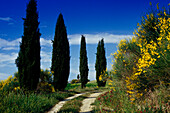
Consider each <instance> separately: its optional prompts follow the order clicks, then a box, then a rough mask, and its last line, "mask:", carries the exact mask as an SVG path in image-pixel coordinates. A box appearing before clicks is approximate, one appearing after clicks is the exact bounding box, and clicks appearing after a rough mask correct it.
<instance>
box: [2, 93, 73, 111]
mask: <svg viewBox="0 0 170 113" xmlns="http://www.w3.org/2000/svg"><path fill="white" fill-rule="evenodd" d="M71 95H72V93H68V92H56V93H49V94H35V93H30V94H23V93H22V92H20V93H16V92H10V93H9V94H7V95H4V96H3V98H1V99H2V100H1V102H0V112H2V113H16V112H17V113H19V112H21V113H25V112H31V113H44V112H45V111H48V110H49V109H51V108H52V107H53V106H54V105H55V104H56V103H58V102H59V101H61V100H64V98H66V97H69V96H71Z"/></svg>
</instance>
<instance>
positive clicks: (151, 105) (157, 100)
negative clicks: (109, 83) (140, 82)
mask: <svg viewBox="0 0 170 113" xmlns="http://www.w3.org/2000/svg"><path fill="white" fill-rule="evenodd" d="M113 80H114V81H113V82H114V85H113V86H114V89H112V90H110V91H108V92H106V93H104V94H102V95H100V96H99V97H98V98H97V99H96V101H95V103H94V105H95V106H96V107H95V108H94V111H93V112H95V113H101V112H102V113H104V112H112V113H117V112H118V113H119V112H121V113H122V112H123V113H143V112H147V113H153V112H154V113H168V112H169V111H170V107H169V102H168V101H169V96H168V95H169V91H168V89H167V88H166V87H164V86H162V87H160V88H159V89H155V91H153V92H152V91H150V92H148V94H147V95H146V96H144V97H143V98H141V99H138V100H135V101H133V100H131V99H130V98H129V97H128V94H127V93H126V87H125V85H124V84H123V82H121V81H119V80H117V79H113Z"/></svg>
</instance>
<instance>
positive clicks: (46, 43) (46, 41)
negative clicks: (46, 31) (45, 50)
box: [40, 38, 52, 46]
mask: <svg viewBox="0 0 170 113" xmlns="http://www.w3.org/2000/svg"><path fill="white" fill-rule="evenodd" d="M40 43H41V46H52V42H51V40H47V39H44V38H40Z"/></svg>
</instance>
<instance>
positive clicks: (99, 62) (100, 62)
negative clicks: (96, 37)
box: [95, 39, 107, 87]
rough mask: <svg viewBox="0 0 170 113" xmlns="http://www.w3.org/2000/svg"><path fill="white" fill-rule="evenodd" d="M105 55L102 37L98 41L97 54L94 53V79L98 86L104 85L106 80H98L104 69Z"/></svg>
mask: <svg viewBox="0 0 170 113" xmlns="http://www.w3.org/2000/svg"><path fill="white" fill-rule="evenodd" d="M106 65H107V64H106V57H105V48H104V40H103V39H102V40H101V41H99V43H98V47H97V54H96V64H95V69H96V80H97V84H98V86H99V87H100V86H105V85H106V81H100V80H99V76H100V75H101V74H102V73H103V72H104V71H105V70H106Z"/></svg>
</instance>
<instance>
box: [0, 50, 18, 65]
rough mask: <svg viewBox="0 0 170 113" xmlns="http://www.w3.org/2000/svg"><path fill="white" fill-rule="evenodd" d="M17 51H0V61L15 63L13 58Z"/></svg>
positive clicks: (15, 56)
mask: <svg viewBox="0 0 170 113" xmlns="http://www.w3.org/2000/svg"><path fill="white" fill-rule="evenodd" d="M17 56H18V53H14V52H13V53H10V54H5V53H0V63H5V64H9V63H13V64H14V63H15V59H16V58H17Z"/></svg>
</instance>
